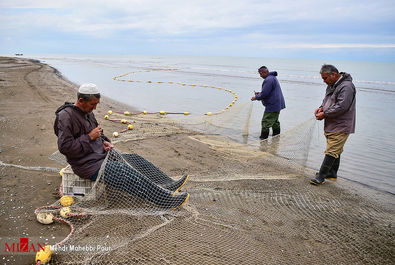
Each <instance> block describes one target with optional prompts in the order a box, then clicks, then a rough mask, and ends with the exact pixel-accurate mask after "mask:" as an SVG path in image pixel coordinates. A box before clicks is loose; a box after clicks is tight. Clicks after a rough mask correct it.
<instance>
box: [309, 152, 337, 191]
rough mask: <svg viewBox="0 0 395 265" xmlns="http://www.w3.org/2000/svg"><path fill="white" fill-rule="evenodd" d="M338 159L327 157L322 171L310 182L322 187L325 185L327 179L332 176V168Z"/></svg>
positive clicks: (323, 162) (322, 165)
mask: <svg viewBox="0 0 395 265" xmlns="http://www.w3.org/2000/svg"><path fill="white" fill-rule="evenodd" d="M335 160H336V158H334V157H333V156H330V155H325V158H324V161H322V164H321V168H320V171H319V172H318V174H317V175H316V177H315V178H313V179H311V180H310V183H311V184H313V185H320V184H324V183H325V178H326V177H327V176H328V175H329V174H330V171H331V169H332V166H333V164H334V162H335Z"/></svg>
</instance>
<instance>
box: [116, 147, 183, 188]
mask: <svg viewBox="0 0 395 265" xmlns="http://www.w3.org/2000/svg"><path fill="white" fill-rule="evenodd" d="M122 157H123V158H124V159H125V160H126V162H127V163H128V164H129V165H131V166H132V167H133V168H134V169H136V170H137V171H139V172H140V173H141V174H143V175H144V176H146V177H147V178H148V179H149V180H151V181H152V182H153V183H155V184H157V185H159V186H161V187H162V188H165V189H168V190H170V191H178V190H180V189H181V187H182V186H183V185H184V184H185V182H186V181H187V179H188V177H189V176H188V175H184V176H183V177H182V178H181V179H180V180H177V181H175V180H173V179H172V178H170V177H169V176H167V175H166V174H165V173H163V172H162V171H161V170H160V169H159V168H157V167H156V166H154V165H153V164H152V163H151V162H149V161H148V160H146V159H145V158H143V157H141V156H139V155H138V154H122Z"/></svg>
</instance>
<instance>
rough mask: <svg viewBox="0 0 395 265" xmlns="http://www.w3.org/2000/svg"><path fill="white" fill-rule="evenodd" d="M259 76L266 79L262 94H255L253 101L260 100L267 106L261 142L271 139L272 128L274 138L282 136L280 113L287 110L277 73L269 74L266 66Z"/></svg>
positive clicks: (263, 118) (260, 70)
mask: <svg viewBox="0 0 395 265" xmlns="http://www.w3.org/2000/svg"><path fill="white" fill-rule="evenodd" d="M258 73H259V75H260V76H261V77H262V78H263V79H264V81H263V83H262V90H261V92H255V96H253V97H252V98H251V100H252V101H254V100H260V101H262V104H263V106H265V113H264V114H263V117H262V130H261V136H260V137H259V138H260V139H261V140H264V139H267V138H268V137H269V130H270V128H272V130H273V136H275V135H277V134H280V122H279V120H278V118H279V116H280V111H281V110H282V109H285V100H284V96H283V93H282V91H281V87H280V83H279V82H278V80H277V77H276V76H277V72H269V69H267V67H266V66H262V67H261V68H259V69H258Z"/></svg>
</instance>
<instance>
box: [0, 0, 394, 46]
mask: <svg viewBox="0 0 395 265" xmlns="http://www.w3.org/2000/svg"><path fill="white" fill-rule="evenodd" d="M392 2H393V0H388V1H387V0H377V1H370V0H369V1H367V0H349V1H335V2H332V3H331V2H328V1H323V0H299V1H294V0H292V1H291V0H278V1H274V0H259V1H258V0H244V1H241V0H189V1H185V0H167V1H164V0H112V1H104V0H95V1H93V0H85V1H84V0H63V1H62V0H58V1H53V0H36V1H27V0H12V1H10V0H2V1H0V32H1V33H2V34H4V35H7V36H10V37H11V38H12V39H15V40H16V42H17V40H18V39H19V42H21V41H20V40H22V39H23V40H26V41H29V40H31V41H33V42H34V43H39V42H40V40H46V41H47V42H50V43H55V42H56V40H59V42H63V43H64V44H65V45H66V43H69V45H71V44H74V41H76V40H80V41H83V42H87V43H95V45H98V46H97V47H96V49H98V50H99V49H100V47H99V45H100V43H106V45H107V46H106V47H111V46H114V47H115V46H120V45H121V43H122V45H125V46H130V47H131V48H132V47H135V45H137V44H136V43H139V44H141V43H144V42H146V43H147V44H149V43H154V42H157V43H160V44H161V45H171V44H174V43H176V44H177V45H179V49H182V50H190V49H191V47H193V48H196V47H201V49H202V52H203V50H204V49H206V50H208V49H209V50H212V51H213V52H215V50H227V51H228V52H229V53H232V54H235V53H236V54H237V53H241V54H242V53H243V49H248V48H254V49H256V50H261V48H262V47H266V48H273V49H274V48H279V49H287V48H292V49H336V48H348V49H353V48H364V49H384V48H386V49H393V48H394V45H393V44H394V43H395V26H394V25H395V17H394V16H393V14H394V13H395V7H394V5H393V4H392ZM1 45H2V44H1V43H0V48H1ZM54 45H55V44H54ZM141 45H142V46H143V44H141ZM182 45H185V47H183V46H182ZM209 45H210V47H208V46H209ZM224 45H225V46H224ZM61 46H62V44H59V47H61ZM77 48H78V47H76V49H77ZM231 48H232V49H233V51H234V52H232V51H231ZM103 49H104V48H103ZM125 49H126V48H125ZM105 51H108V49H107V48H106V49H105ZM59 52H61V51H59Z"/></svg>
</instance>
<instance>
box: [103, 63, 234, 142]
mask: <svg viewBox="0 0 395 265" xmlns="http://www.w3.org/2000/svg"><path fill="white" fill-rule="evenodd" d="M176 70H178V69H173V68H154V69H148V70H144V71H137V72H128V73H125V74H122V75H120V76H115V77H113V80H115V81H120V82H129V83H133V82H136V83H147V84H170V85H180V86H190V87H204V88H213V89H218V90H221V91H224V92H227V93H230V94H232V95H233V100H232V102H231V103H230V104H229V105H227V106H226V107H225V108H224V109H223V110H221V111H218V112H207V113H205V114H204V115H207V116H212V115H218V114H221V113H223V112H225V111H227V110H229V109H230V108H231V107H232V106H233V105H234V104H236V102H237V100H238V95H237V94H236V92H234V91H232V90H230V89H225V88H221V87H216V86H209V85H196V84H186V83H182V82H172V81H168V82H164V81H156V82H155V81H151V80H148V81H142V80H132V79H125V78H124V77H126V76H128V75H131V74H136V73H138V72H152V71H176ZM112 113H113V112H112V110H109V111H108V113H107V115H105V116H104V118H105V119H106V120H109V121H113V122H121V123H123V124H128V127H127V129H124V130H122V131H121V132H120V133H123V132H126V131H128V130H132V129H133V125H132V123H131V122H130V121H127V120H126V119H111V118H110V115H111V114H112ZM115 113H117V114H123V115H125V116H129V115H145V114H160V115H166V114H183V115H189V114H190V113H189V112H165V111H163V110H161V111H159V112H147V111H146V110H144V111H142V112H138V113H130V112H128V111H125V112H123V113H122V112H115ZM118 136H119V133H118V132H114V133H113V137H118Z"/></svg>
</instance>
